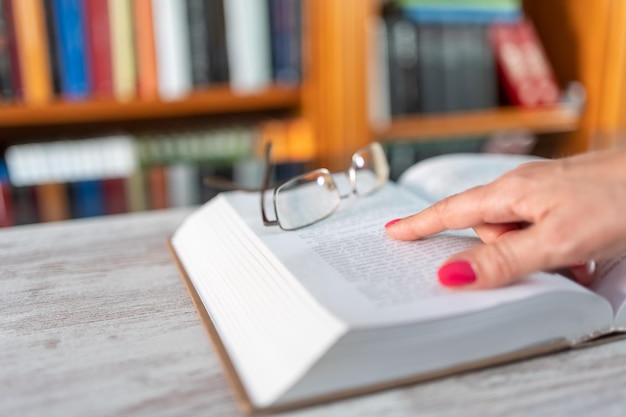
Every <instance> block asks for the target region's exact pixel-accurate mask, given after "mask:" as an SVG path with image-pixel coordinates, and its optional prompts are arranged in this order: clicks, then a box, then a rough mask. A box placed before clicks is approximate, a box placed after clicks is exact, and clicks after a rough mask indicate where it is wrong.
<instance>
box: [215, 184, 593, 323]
mask: <svg viewBox="0 0 626 417" xmlns="http://www.w3.org/2000/svg"><path fill="white" fill-rule="evenodd" d="M268 194H269V193H268ZM227 199H228V201H229V202H230V204H231V205H232V206H233V208H234V209H235V210H236V211H237V212H238V213H239V214H240V215H241V216H242V218H243V219H244V221H245V222H246V223H247V224H248V225H249V227H250V228H251V229H252V230H253V231H254V233H255V234H257V235H258V236H259V237H260V239H261V240H262V241H263V242H264V243H265V244H266V245H267V247H268V248H269V249H270V251H271V252H272V253H274V254H275V255H276V256H277V257H278V259H279V260H280V261H281V262H282V263H283V264H284V265H285V266H286V267H287V269H288V270H289V271H290V272H291V273H292V274H293V275H294V277H296V279H298V280H299V281H300V282H301V284H302V285H303V286H304V287H305V288H306V289H307V290H308V291H309V292H310V293H311V294H312V295H313V297H315V298H316V299H317V300H318V301H319V302H320V303H321V304H322V305H323V306H325V307H326V308H327V309H328V310H329V311H330V312H331V313H332V314H333V315H335V316H337V317H338V318H340V319H341V320H342V321H345V322H346V323H348V324H349V325H351V326H372V325H383V324H390V323H394V324H401V323H405V322H415V321H419V320H430V319H436V318H443V317H446V316H451V315H455V314H461V313H467V312H471V311H478V310H482V309H486V308H490V307H494V306H497V305H499V304H502V303H509V302H514V301H517V300H522V299H524V298H527V297H531V296H534V295H538V294H543V293H548V292H552V291H585V292H586V291H587V290H585V289H583V288H582V287H580V286H578V285H577V284H574V283H572V282H571V281H569V280H567V279H565V278H563V277H560V276H557V275H552V274H544V273H540V274H535V275H532V276H529V277H527V278H526V279H524V280H523V281H522V282H520V283H519V284H516V285H512V286H509V287H506V288H500V289H495V290H489V291H471V292H461V291H451V290H448V289H444V288H442V287H441V286H440V285H439V284H438V282H437V278H436V271H437V268H438V267H439V266H440V265H441V264H442V262H443V261H444V260H445V259H446V258H448V257H449V256H450V255H452V254H453V253H455V252H457V251H460V250H462V249H464V248H467V247H469V246H471V245H475V244H480V242H479V241H478V239H476V238H474V237H471V235H470V234H468V233H467V232H454V233H452V232H447V233H442V234H440V235H438V236H434V237H432V238H428V239H423V240H419V241H414V242H399V241H394V240H392V239H390V238H388V237H387V235H386V233H385V230H384V224H385V223H386V222H387V221H389V220H392V219H394V218H398V217H403V216H407V215H409V214H411V213H414V212H416V211H418V210H421V209H423V208H425V207H426V206H427V205H428V204H429V203H428V202H427V201H425V200H423V199H420V198H418V197H416V196H415V195H413V194H411V193H410V192H408V191H406V190H403V189H402V188H400V187H397V186H396V185H394V184H388V185H386V186H385V187H384V188H383V189H382V190H380V191H378V192H376V193H375V194H373V195H370V196H367V197H362V198H358V197H355V198H352V199H348V200H347V201H344V205H343V206H342V207H341V208H340V209H339V211H338V212H336V213H335V214H333V215H332V216H330V217H329V218H327V219H325V220H323V221H321V222H319V223H316V224H314V225H312V226H309V227H306V228H304V229H300V230H296V231H289V232H286V231H282V230H281V229H279V228H278V227H265V226H263V225H262V222H261V215H260V213H259V207H258V205H259V201H258V195H257V194H246V193H232V194H229V195H228V196H227Z"/></svg>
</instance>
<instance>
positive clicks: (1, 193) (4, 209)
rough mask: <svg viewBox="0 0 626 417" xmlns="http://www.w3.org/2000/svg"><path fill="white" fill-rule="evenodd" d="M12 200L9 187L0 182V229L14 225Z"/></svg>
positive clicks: (6, 183) (7, 184)
mask: <svg viewBox="0 0 626 417" xmlns="http://www.w3.org/2000/svg"><path fill="white" fill-rule="evenodd" d="M13 219H14V217H13V200H12V199H11V185H10V184H9V183H8V182H2V181H0V227H10V226H13V225H14V220H13Z"/></svg>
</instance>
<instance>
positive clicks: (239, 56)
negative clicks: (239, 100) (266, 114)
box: [224, 0, 272, 93]
mask: <svg viewBox="0 0 626 417" xmlns="http://www.w3.org/2000/svg"><path fill="white" fill-rule="evenodd" d="M224 18H225V21H226V47H227V50H228V65H229V68H230V84H231V88H232V89H233V90H234V91H236V92H239V93H250V92H255V91H258V90H262V89H264V88H266V87H268V86H269V85H270V84H271V82H272V67H271V56H270V54H271V49H270V35H269V13H268V10H267V3H266V2H265V1H259V0H226V1H224Z"/></svg>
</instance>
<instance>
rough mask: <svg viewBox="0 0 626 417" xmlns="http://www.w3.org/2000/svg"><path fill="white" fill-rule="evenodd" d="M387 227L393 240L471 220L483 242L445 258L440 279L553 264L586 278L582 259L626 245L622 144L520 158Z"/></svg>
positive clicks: (454, 281)
mask: <svg viewBox="0 0 626 417" xmlns="http://www.w3.org/2000/svg"><path fill="white" fill-rule="evenodd" d="M385 227H386V230H387V233H388V235H389V236H390V237H392V238H394V239H399V240H415V239H420V238H423V237H426V236H430V235H433V234H436V233H439V232H441V231H444V230H447V229H454V230H456V229H465V228H468V227H472V228H474V230H475V231H476V233H477V234H478V236H479V237H480V238H481V240H482V241H483V242H484V243H485V244H484V245H477V246H475V247H472V248H470V249H468V250H466V251H464V252H461V253H457V254H455V255H453V256H452V257H451V258H449V259H448V260H447V261H446V262H445V263H444V265H443V266H442V267H441V268H440V269H439V281H440V282H441V283H442V284H443V285H446V286H452V287H462V288H493V287H499V286H502V285H506V284H509V283H511V282H514V281H515V280H517V279H519V278H521V277H523V276H524V275H527V274H529V273H532V272H535V271H540V270H555V269H559V268H571V271H572V274H573V278H574V279H576V280H577V281H578V282H580V283H581V284H589V283H590V282H591V281H592V280H593V276H592V274H590V273H589V271H586V268H585V265H586V262H587V261H589V260H596V261H597V260H601V259H605V258H608V257H610V256H613V255H616V254H618V253H621V252H623V251H624V250H626V151H623V150H619V151H618V150H612V151H603V152H592V153H587V154H582V155H578V156H575V157H571V158H565V159H558V160H547V161H540V162H531V163H527V164H523V165H521V166H519V167H518V168H516V169H514V170H513V171H510V172H508V173H506V174H504V175H503V176H502V177H500V178H498V179H497V180H496V181H494V182H492V183H490V184H487V185H483V186H478V187H475V188H472V189H469V190H467V191H465V192H462V193H460V194H456V195H453V196H451V197H448V198H445V199H443V200H441V201H439V202H438V203H436V204H434V205H433V206H431V207H429V208H427V209H425V210H423V211H422V212H420V213H417V214H415V215H412V216H410V217H407V218H404V219H396V220H393V221H391V222H389V223H387V225H385Z"/></svg>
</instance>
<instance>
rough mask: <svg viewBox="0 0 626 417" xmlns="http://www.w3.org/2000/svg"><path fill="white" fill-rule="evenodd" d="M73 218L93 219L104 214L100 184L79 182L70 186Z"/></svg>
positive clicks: (87, 181)
mask: <svg viewBox="0 0 626 417" xmlns="http://www.w3.org/2000/svg"><path fill="white" fill-rule="evenodd" d="M72 188H73V190H72V191H73V192H72V197H73V206H74V210H73V211H74V217H95V216H103V215H104V214H105V209H104V207H105V205H104V195H103V190H102V182H101V181H99V180H86V181H79V182H75V183H73V184H72Z"/></svg>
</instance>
